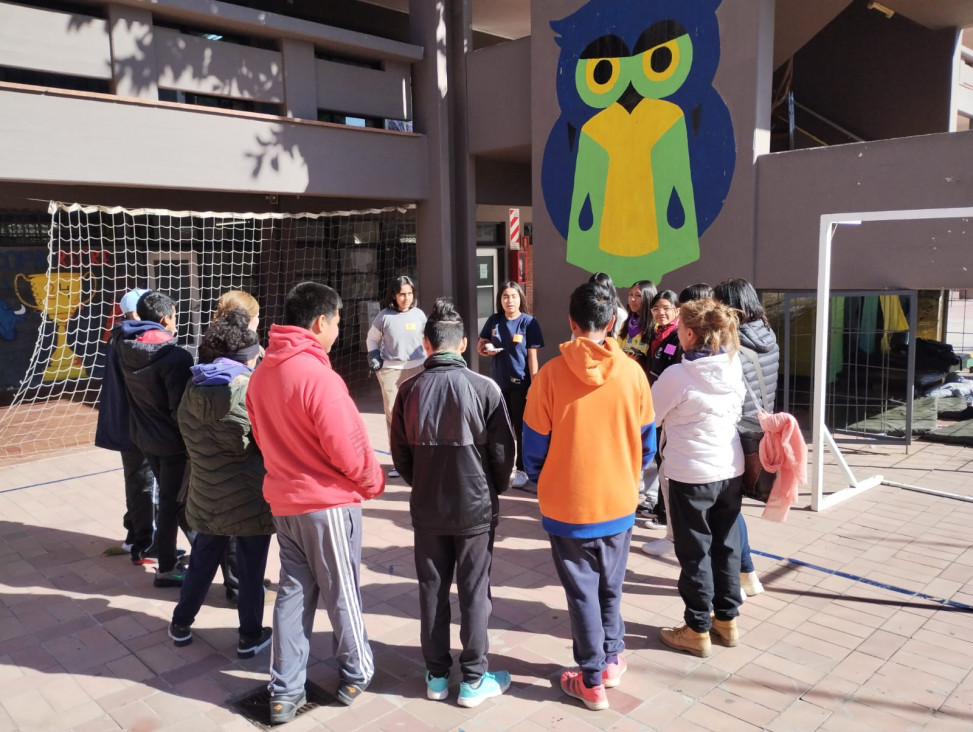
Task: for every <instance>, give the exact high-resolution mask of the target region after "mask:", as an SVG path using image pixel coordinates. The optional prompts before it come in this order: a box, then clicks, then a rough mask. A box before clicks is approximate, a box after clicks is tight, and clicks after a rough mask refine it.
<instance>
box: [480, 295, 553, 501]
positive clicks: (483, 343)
mask: <svg viewBox="0 0 973 732" xmlns="http://www.w3.org/2000/svg"><path fill="white" fill-rule="evenodd" d="M543 346H544V336H543V335H542V334H541V326H540V324H539V323H538V322H537V321H536V320H535V319H534V318H533V317H531V316H530V315H529V314H528V313H527V296H526V295H525V294H524V288H522V287H521V286H520V285H519V284H517V283H516V282H504V283H503V286H502V287H501V288H500V294H499V295H498V296H497V312H495V313H494V314H493V315H491V316H490V317H489V318H488V319H487V322H486V323H485V324H484V326H483V330H481V331H480V340H479V341H478V342H477V346H476V350H477V351H478V352H479V354H480V355H481V356H490V357H492V359H493V361H492V362H491V364H490V375H491V376H492V377H493V380H494V381H496V382H497V384H499V386H500V391H501V392H503V399H504V401H505V402H506V403H507V412H509V414H510V422H511V424H512V425H513V428H514V434H515V435H516V436H517V469H516V470H514V474H513V476H511V482H512V485H513V486H514V487H515V488H523V487H524V486H525V485H527V473H525V472H524V459H523V454H524V445H523V431H524V407H525V406H526V404H527V389H528V387H530V380H531V378H532V377H533V376H534V374H536V373H537V368H538V365H537V349H538V348H542V347H543Z"/></svg>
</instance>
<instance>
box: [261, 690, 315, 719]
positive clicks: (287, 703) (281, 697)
mask: <svg viewBox="0 0 973 732" xmlns="http://www.w3.org/2000/svg"><path fill="white" fill-rule="evenodd" d="M305 704H307V694H306V693H304V692H303V691H299V692H297V693H296V694H278V695H277V696H272V697H270V723H271V724H284V723H285V722H290V721H292V720H293V719H294V717H296V716H297V712H298V710H299V709H300V708H301V707H303V706H304V705H305Z"/></svg>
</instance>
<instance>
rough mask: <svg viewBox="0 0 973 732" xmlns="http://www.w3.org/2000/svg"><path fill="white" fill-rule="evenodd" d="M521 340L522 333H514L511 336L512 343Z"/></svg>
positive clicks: (522, 338)
mask: <svg viewBox="0 0 973 732" xmlns="http://www.w3.org/2000/svg"><path fill="white" fill-rule="evenodd" d="M522 340H524V335H523V333H514V337H513V342H514V343H520V342H521V341H522Z"/></svg>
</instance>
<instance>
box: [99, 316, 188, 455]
mask: <svg viewBox="0 0 973 732" xmlns="http://www.w3.org/2000/svg"><path fill="white" fill-rule="evenodd" d="M112 342H113V343H114V345H115V350H116V354H117V356H118V364H119V365H120V366H121V372H122V377H123V379H124V381H125V391H126V393H127V395H128V404H129V407H130V409H131V415H130V421H129V424H130V426H131V434H132V441H133V442H134V443H135V444H136V445H137V446H138V448H139V449H140V450H141V451H142V452H143V453H145V454H146V455H158V456H172V455H182V454H185V452H186V447H185V445H183V442H182V436H181V435H180V433H179V426H178V425H177V424H176V409H178V408H179V402H180V401H181V400H182V393H183V391H184V390H185V388H186V382H188V381H189V369H190V368H191V367H192V365H193V357H192V355H191V354H190V353H189V351H187V350H186V349H185V348H183V347H182V346H179V345H177V344H176V339H175V338H174V337H173V336H172V334H171V333H170V332H169V331H167V330H166V329H165V328H163V327H162V326H161V325H160V324H159V323H153V322H151V321H148V320H123V321H122V322H121V323H120V324H119V325H118V332H117V334H115V335H113V341H112Z"/></svg>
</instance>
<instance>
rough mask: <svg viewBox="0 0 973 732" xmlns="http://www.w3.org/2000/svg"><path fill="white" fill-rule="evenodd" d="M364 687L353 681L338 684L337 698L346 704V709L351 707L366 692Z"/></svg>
mask: <svg viewBox="0 0 973 732" xmlns="http://www.w3.org/2000/svg"><path fill="white" fill-rule="evenodd" d="M364 690H365V689H364V687H363V686H361V685H360V684H356V683H355V682H353V681H342V682H341V683H340V684H338V690H337V691H335V693H334V695H335V698H336V699H337V700H338V701H340V702H341V703H342V704H344V705H345V706H346V707H350V706H351V705H352V704H354V703H355V700H356V699H357V698H358V697H360V696H361V693H362V692H363V691H364Z"/></svg>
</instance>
